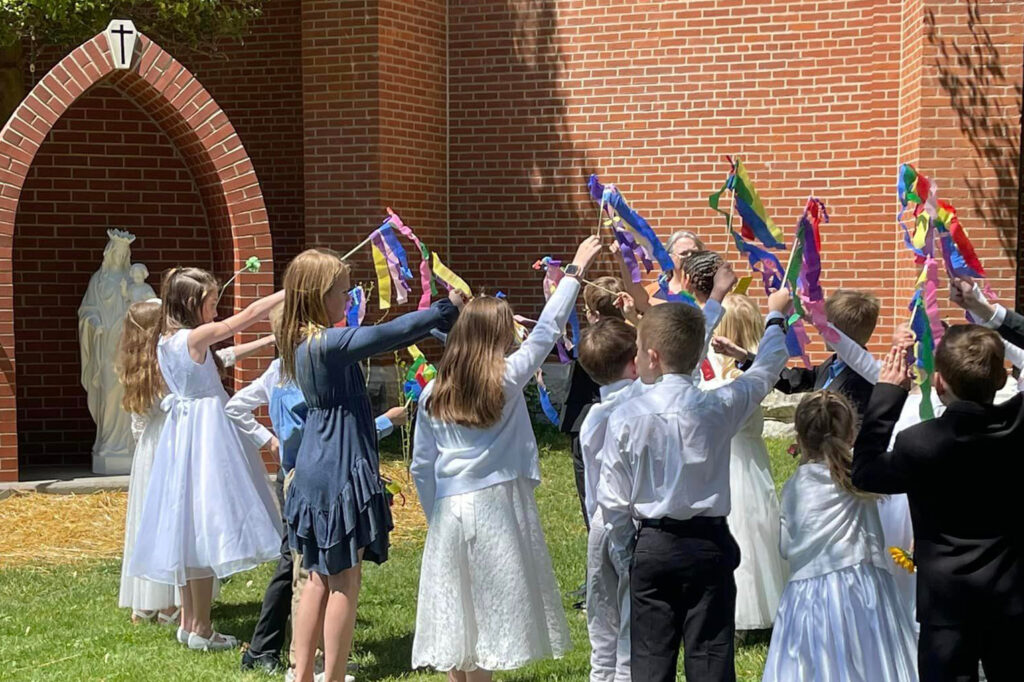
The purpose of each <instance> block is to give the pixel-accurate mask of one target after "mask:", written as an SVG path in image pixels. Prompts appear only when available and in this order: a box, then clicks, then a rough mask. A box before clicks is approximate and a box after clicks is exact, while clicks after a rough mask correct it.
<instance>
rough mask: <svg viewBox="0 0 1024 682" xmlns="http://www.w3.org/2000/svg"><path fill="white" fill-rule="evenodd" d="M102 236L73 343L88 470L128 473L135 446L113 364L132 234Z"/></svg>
mask: <svg viewBox="0 0 1024 682" xmlns="http://www.w3.org/2000/svg"><path fill="white" fill-rule="evenodd" d="M107 236H108V237H109V238H110V241H109V242H108V243H107V246H106V248H105V249H103V265H102V266H101V267H100V269H99V270H97V271H96V272H95V273H93V276H92V277H91V278H90V279H89V288H88V289H86V290H85V297H84V298H83V299H82V305H81V306H80V307H79V308H78V342H79V350H80V354H81V359H82V387H83V388H85V391H86V393H88V395H89V414H91V415H92V419H93V421H94V422H96V442H95V443H94V444H93V448H92V470H93V472H94V473H97V474H127V473H128V472H129V471H130V470H131V461H132V452H133V449H134V447H133V445H134V444H133V441H132V430H131V417H130V416H129V415H128V413H127V412H125V411H124V408H122V407H121V399H122V397H123V395H124V389H123V388H122V387H121V382H119V381H118V379H117V373H116V372H115V371H114V363H115V362H116V360H117V349H118V345H119V343H120V340H121V328H122V326H123V324H124V317H125V313H127V312H128V305H129V301H128V299H127V298H126V296H125V292H126V291H127V286H128V265H129V263H130V262H131V243H132V242H133V241H135V236H134V235H132V234H129V233H128V232H123V231H121V230H107ZM150 291H152V289H150ZM133 293H134V291H133Z"/></svg>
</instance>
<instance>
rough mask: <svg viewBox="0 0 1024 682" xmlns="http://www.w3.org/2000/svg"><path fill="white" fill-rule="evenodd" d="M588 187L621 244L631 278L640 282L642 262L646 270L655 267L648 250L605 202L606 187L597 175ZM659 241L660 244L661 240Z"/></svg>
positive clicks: (592, 177) (604, 220) (616, 240)
mask: <svg viewBox="0 0 1024 682" xmlns="http://www.w3.org/2000/svg"><path fill="white" fill-rule="evenodd" d="M587 188H588V190H589V191H590V196H591V198H593V200H594V201H596V202H597V203H598V204H600V206H601V216H602V218H601V220H602V224H603V226H604V227H607V228H608V229H609V230H611V233H612V235H613V236H614V237H615V242H616V244H618V246H619V252H620V253H622V259H623V261H625V263H626V268H627V269H628V270H629V276H630V279H632V280H633V282H634V283H639V282H640V281H641V280H642V277H643V275H642V274H641V272H640V266H641V264H642V265H643V267H644V270H645V271H646V272H650V271H651V270H653V269H654V263H652V262H651V259H650V256H649V255H648V252H647V251H646V250H645V249H644V247H643V246H642V245H641V244H640V243H639V242H637V240H636V238H635V237H634V236H633V233H632V232H629V231H628V230H626V229H625V224H624V223H623V221H622V218H621V217H620V216H619V215H618V214H617V213H616V212H615V210H614V208H612V207H611V206H609V205H608V204H606V203H605V197H604V193H605V187H604V185H602V184H601V183H600V182H599V181H598V178H597V175H591V176H590V179H589V180H588V181H587ZM658 243H659V244H660V242H658Z"/></svg>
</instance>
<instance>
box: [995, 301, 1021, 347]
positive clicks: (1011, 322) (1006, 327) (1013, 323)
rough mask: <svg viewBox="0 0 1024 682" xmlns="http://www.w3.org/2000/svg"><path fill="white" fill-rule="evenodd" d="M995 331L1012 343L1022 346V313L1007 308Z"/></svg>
mask: <svg viewBox="0 0 1024 682" xmlns="http://www.w3.org/2000/svg"><path fill="white" fill-rule="evenodd" d="M996 331H998V332H999V335H1000V336H1002V337H1003V338H1004V339H1006V340H1007V341H1009V342H1010V343H1012V344H1013V345H1015V346H1017V347H1018V348H1024V315H1021V314H1019V313H1015V312H1014V311H1012V310H1007V311H1006V319H1004V320H1003V324H1002V325H1001V326H1000V327H999V329H998V330H996Z"/></svg>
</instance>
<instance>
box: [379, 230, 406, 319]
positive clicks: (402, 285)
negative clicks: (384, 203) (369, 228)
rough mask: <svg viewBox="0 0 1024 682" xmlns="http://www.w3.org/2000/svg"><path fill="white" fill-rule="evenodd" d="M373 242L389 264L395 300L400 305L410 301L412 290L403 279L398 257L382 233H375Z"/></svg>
mask: <svg viewBox="0 0 1024 682" xmlns="http://www.w3.org/2000/svg"><path fill="white" fill-rule="evenodd" d="M371 241H372V242H373V245H374V246H376V247H377V249H379V250H380V252H381V253H383V254H384V259H385V260H386V261H387V263H388V272H390V273H391V281H392V282H394V283H395V300H396V301H398V303H399V304H402V303H405V302H407V301H408V300H409V292H410V291H412V289H410V288H409V285H408V284H407V283H406V281H405V280H404V279H403V278H402V274H401V270H400V263H399V262H398V256H396V255H395V253H394V251H392V250H391V248H390V247H388V245H387V242H385V241H384V238H383V237H381V236H380V232H377V231H374V233H373V236H372V237H371Z"/></svg>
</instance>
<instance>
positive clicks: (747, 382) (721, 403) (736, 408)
mask: <svg viewBox="0 0 1024 682" xmlns="http://www.w3.org/2000/svg"><path fill="white" fill-rule="evenodd" d="M781 317H782V316H781V315H780V314H779V313H770V314H769V315H768V319H772V318H781ZM787 359H788V353H787V351H786V340H785V334H784V333H783V331H782V329H781V328H780V327H778V326H777V325H772V326H771V327H769V328H768V329H767V330H766V331H765V334H764V337H763V338H762V340H761V344H760V346H759V349H758V353H757V358H756V359H755V360H754V364H753V365H751V367H750V369H748V370H747V371H746V372H744V374H743V376H741V377H739V378H737V379H736V380H735V381H733V382H731V383H729V384H726V385H725V386H721V387H719V388H716V389H714V390H711V391H702V390H701V389H700V388H699V387H698V386H697V384H696V382H695V381H694V380H693V377H692V376H690V375H681V374H666V375H664V376H662V377H661V379H660V380H659V381H658V382H656V383H655V384H654V385H652V386H651V387H650V388H648V389H647V390H646V391H644V392H643V394H642V395H639V396H637V397H635V398H633V399H632V400H629V401H626V402H625V403H623V404H622V405H620V406H619V407H618V408H617V409H616V410H615V411H614V412H613V413H612V415H611V417H609V419H608V428H607V433H606V434H605V437H604V445H603V448H602V450H601V453H600V455H599V457H600V459H601V462H602V466H601V480H600V482H599V483H598V488H597V502H598V504H599V505H600V507H601V514H602V516H603V518H604V522H605V527H606V528H608V531H609V537H610V539H611V551H612V554H613V557H615V561H616V562H619V563H624V562H628V558H627V557H628V555H629V552H630V547H631V544H632V536H633V529H634V527H635V526H634V524H633V519H638V520H641V519H660V518H671V519H677V520H686V519H690V518H693V517H695V516H710V517H714V516H723V517H724V516H728V514H729V510H730V499H729V450H730V442H731V440H732V437H733V436H734V435H735V434H736V432H737V431H738V430H739V428H740V427H741V426H742V425H743V423H744V422H745V421H746V419H747V417H749V416H750V413H751V412H752V411H753V410H754V408H755V407H756V406H757V405H759V404H760V403H761V401H762V400H764V397H765V396H766V395H768V393H769V392H770V391H771V390H772V388H773V387H774V386H775V382H776V381H777V380H778V376H779V372H781V371H782V368H783V367H785V365H786V361H787Z"/></svg>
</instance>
